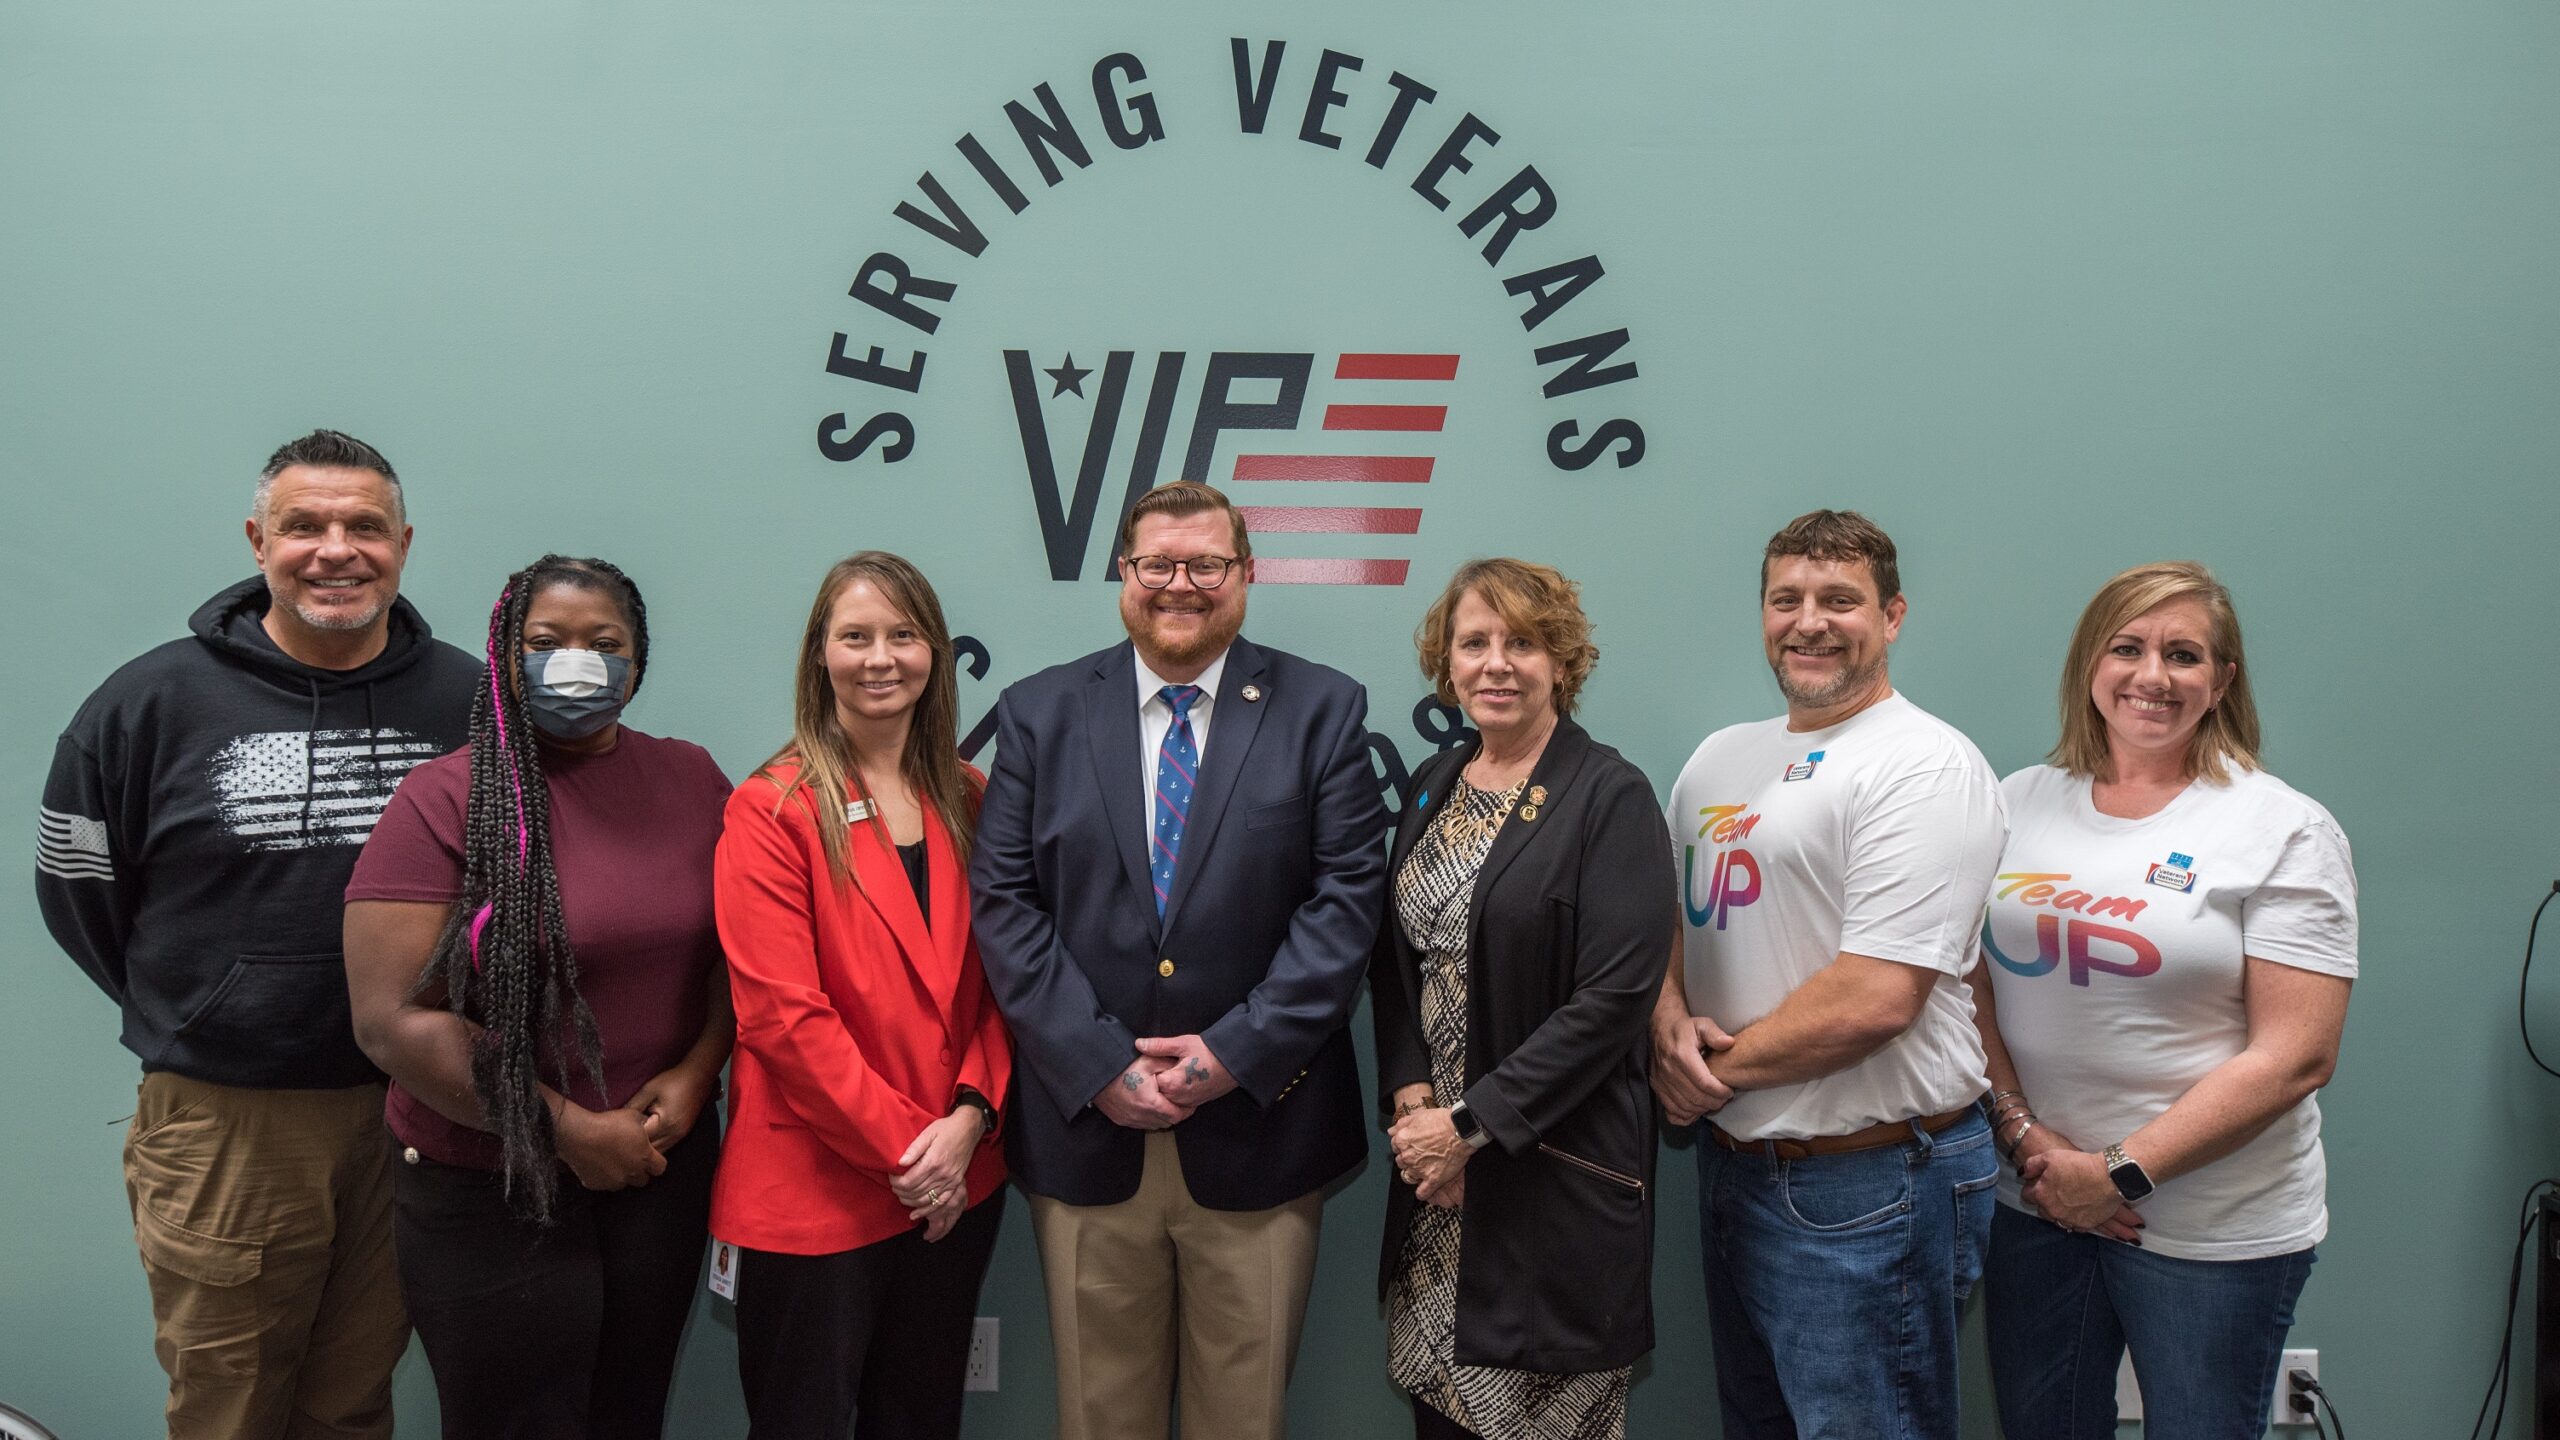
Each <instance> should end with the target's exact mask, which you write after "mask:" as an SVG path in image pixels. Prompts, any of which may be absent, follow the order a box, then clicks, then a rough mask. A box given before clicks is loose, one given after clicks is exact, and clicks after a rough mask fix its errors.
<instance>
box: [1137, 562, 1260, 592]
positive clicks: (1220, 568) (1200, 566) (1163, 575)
mask: <svg viewBox="0 0 2560 1440" xmlns="http://www.w3.org/2000/svg"><path fill="white" fill-rule="evenodd" d="M1120 563H1121V564H1122V565H1125V566H1127V567H1128V568H1129V569H1130V570H1132V571H1134V572H1136V574H1137V576H1138V583H1139V584H1141V585H1144V586H1146V587H1147V588H1148V589H1150V590H1161V589H1163V588H1164V587H1166V586H1167V585H1170V584H1172V583H1173V572H1174V571H1176V570H1187V571H1189V572H1191V583H1192V584H1194V585H1196V586H1198V587H1200V588H1201V589H1203V590H1215V589H1217V588H1218V587H1219V586H1220V585H1223V584H1225V583H1226V580H1227V572H1228V571H1230V570H1233V569H1234V568H1236V564H1237V561H1236V557H1234V556H1233V555H1194V556H1192V557H1191V558H1190V559H1188V560H1176V559H1174V558H1173V557H1172V556H1170V555H1131V556H1128V557H1126V558H1124V559H1122V560H1121V562H1120Z"/></svg>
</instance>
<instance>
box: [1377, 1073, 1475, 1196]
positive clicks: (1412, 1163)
mask: <svg viewBox="0 0 2560 1440" xmlns="http://www.w3.org/2000/svg"><path fill="white" fill-rule="evenodd" d="M1387 1144H1388V1145H1389V1146H1390V1147H1392V1148H1393V1149H1394V1151H1395V1156H1396V1178H1397V1179H1399V1180H1402V1181H1404V1182H1405V1183H1406V1184H1408V1185H1411V1186H1412V1187H1414V1198H1416V1199H1418V1200H1420V1201H1421V1202H1422V1203H1424V1204H1425V1205H1437V1206H1439V1207H1440V1208H1442V1209H1444V1210H1454V1209H1456V1208H1458V1207H1459V1206H1460V1205H1463V1204H1465V1203H1466V1199H1467V1161H1468V1159H1469V1158H1470V1157H1472V1156H1473V1155H1474V1154H1475V1153H1476V1152H1475V1147H1474V1146H1472V1145H1469V1144H1468V1143H1467V1142H1466V1141H1464V1140H1461V1139H1459V1138H1458V1127H1457V1125H1456V1123H1455V1122H1453V1121H1451V1120H1450V1118H1449V1111H1448V1109H1447V1107H1445V1106H1439V1105H1434V1104H1432V1103H1431V1087H1430V1086H1428V1085H1410V1086H1407V1087H1405V1088H1404V1089H1403V1090H1400V1091H1398V1092H1397V1093H1396V1119H1395V1123H1394V1124H1393V1125H1390V1126H1388V1127H1387Z"/></svg>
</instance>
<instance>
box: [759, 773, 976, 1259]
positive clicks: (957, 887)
mask: <svg viewBox="0 0 2560 1440" xmlns="http://www.w3.org/2000/svg"><path fill="white" fill-rule="evenodd" d="M774 768H775V770H777V771H778V772H780V774H781V776H782V777H783V779H784V781H785V782H787V781H788V779H789V777H790V776H791V774H792V773H793V772H792V767H791V766H790V765H789V764H788V763H787V762H785V763H782V764H778V765H776V766H775V767H774ZM781 794H782V791H781V786H780V785H779V784H777V783H776V782H775V780H773V779H772V778H769V777H767V776H766V775H763V774H758V775H754V776H751V777H749V778H748V780H747V782H746V783H745V784H743V785H740V786H739V787H738V788H737V790H736V792H735V793H733V794H731V795H730V797H729V808H728V813H727V816H726V819H725V822H724V828H723V829H722V831H721V835H720V848H719V851H718V852H717V857H716V859H715V860H714V862H713V870H712V875H713V880H712V884H713V896H714V899H715V901H716V903H717V906H718V913H719V923H720V943H721V946H722V948H723V949H725V950H726V951H727V952H728V958H729V991H730V994H731V995H732V996H733V997H734V998H735V1000H736V1002H737V1008H738V1049H737V1056H736V1059H735V1060H734V1061H732V1063H731V1070H730V1088H729V1133H728V1135H727V1137H726V1138H725V1139H724V1141H723V1142H722V1147H721V1152H720V1171H719V1176H718V1179H717V1180H716V1181H715V1182H714V1183H713V1186H712V1191H711V1233H712V1234H714V1235H716V1236H718V1237H719V1238H721V1239H723V1240H727V1241H730V1242H731V1243H733V1244H738V1245H743V1246H746V1247H747V1248H749V1249H754V1250H771V1251H778V1252H780V1253H783V1254H789V1255H829V1254H834V1253H836V1252H838V1251H843V1250H851V1249H855V1248H857V1247H859V1246H863V1245H869V1244H871V1243H873V1242H875V1241H879V1240H886V1239H888V1238H890V1237H892V1236H894V1235H899V1234H902V1233H904V1232H906V1231H908V1230H911V1229H913V1228H915V1222H913V1221H911V1220H909V1219H908V1218H907V1207H906V1206H904V1205H901V1204H899V1203H898V1199H897V1197H896V1196H895V1195H893V1194H892V1193H890V1190H889V1180H890V1177H891V1176H892V1175H894V1174H896V1173H897V1170H898V1157H899V1156H901V1155H903V1154H905V1153H906V1149H907V1146H908V1145H910V1144H912V1143H913V1142H914V1140H915V1138H916V1135H917V1134H918V1133H919V1132H920V1131H922V1130H923V1129H924V1127H925V1126H927V1125H930V1124H932V1123H933V1122H934V1121H936V1120H938V1119H941V1118H942V1117H943V1116H945V1115H947V1114H949V1113H950V1112H951V1106H952V1101H953V1097H954V1096H955V1095H956V1094H957V1093H958V1091H959V1088H960V1087H961V1086H963V1085H967V1086H970V1087H972V1088H973V1089H976V1090H977V1091H978V1092H979V1093H981V1094H983V1095H985V1096H986V1097H987V1099H988V1100H989V1101H991V1102H993V1103H994V1104H995V1105H996V1106H997V1108H998V1110H999V1112H1001V1110H1002V1108H1003V1105H1004V1098H1005V1084H1006V1081H1007V1079H1008V1078H1009V1077H1010V1076H1011V1074H1012V1071H1013V1045H1012V1041H1011V1040H1010V1038H1009V1037H1008V1036H1007V1035H1006V1033H1005V1028H1004V1020H1003V1018H1002V1017H1001V1016H1000V1015H998V1014H997V1013H996V1006H995V999H994V997H993V996H992V995H990V994H989V993H988V990H987V978H986V973H985V972H984V971H983V970H981V969H980V968H979V966H978V945H977V942H976V941H975V940H974V939H972V938H971V936H970V933H969V877H968V873H967V872H966V871H964V870H963V869H961V867H960V865H959V862H958V860H957V858H956V857H955V855H954V854H953V852H952V848H951V838H950V836H949V835H947V834H945V833H944V831H943V828H942V827H941V825H939V824H937V823H936V822H935V821H934V819H933V816H932V812H931V811H929V810H928V811H927V812H926V818H925V847H926V853H927V856H928V860H929V868H928V872H927V874H928V878H927V881H926V887H925V888H926V891H927V894H928V896H929V898H930V900H931V902H932V905H933V917H932V923H931V925H930V926H928V925H927V924H926V920H925V916H924V915H923V914H922V913H921V912H920V911H919V910H918V909H917V906H916V899H915V889H914V887H913V886H911V885H910V884H908V882H907V872H906V869H905V867H904V866H902V865H901V864H900V863H899V861H898V856H897V852H896V851H894V850H893V849H891V848H890V846H889V844H888V842H887V841H886V840H885V839H883V838H882V837H881V835H880V832H879V831H878V830H877V829H876V828H875V827H873V826H871V825H868V824H856V825H854V826H853V827H852V833H851V834H850V835H849V836H848V837H847V839H848V841H849V842H850V843H849V846H848V849H849V851H850V854H849V856H848V858H849V859H850V860H851V862H852V865H853V873H854V878H855V880H856V881H858V882H859V883H858V884H853V885H842V886H839V885H836V884H835V883H833V881H832V880H831V879H830V877H829V875H828V873H827V857H826V851H825V850H824V849H822V848H821V847H820V845H819V841H818V828H817V824H816V822H815V821H814V820H813V819H812V818H811V815H810V809H809V806H810V796H809V794H808V792H806V791H801V792H798V793H796V794H794V795H793V796H792V797H791V799H790V800H789V801H788V802H787V803H781V804H780V807H779V810H780V813H776V807H777V802H780V801H781ZM834 803H838V804H841V803H843V802H842V801H841V800H838V801H836V802H834ZM1004 1179H1005V1170H1004V1155H1003V1147H1002V1146H999V1145H982V1146H980V1147H979V1150H978V1154H977V1157H976V1158H975V1159H974V1160H973V1161H972V1162H971V1163H970V1166H969V1203H970V1204H972V1205H975V1204H977V1203H978V1202H979V1201H981V1200H983V1199H985V1198H986V1197H987V1196H989V1195H991V1194H993V1193H995V1191H996V1189H997V1187H999V1186H1001V1185H1002V1184H1004Z"/></svg>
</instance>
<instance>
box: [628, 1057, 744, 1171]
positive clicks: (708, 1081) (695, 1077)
mask: <svg viewBox="0 0 2560 1440" xmlns="http://www.w3.org/2000/svg"><path fill="white" fill-rule="evenodd" d="M719 1086H720V1079H719V1071H718V1070H716V1069H715V1070H713V1071H711V1072H710V1073H709V1074H704V1073H701V1072H699V1071H697V1070H695V1069H693V1068H691V1067H689V1066H684V1065H678V1066H677V1067H675V1068H674V1069H672V1070H662V1071H660V1072H659V1073H658V1074H656V1075H653V1076H651V1077H650V1078H649V1083H647V1084H645V1085H643V1086H641V1087H640V1089H639V1090H638V1091H637V1092H636V1093H634V1094H633V1095H632V1097H631V1098H630V1099H629V1100H628V1101H625V1102H624V1103H623V1107H622V1108H623V1109H625V1110H637V1111H639V1112H640V1114H641V1116H642V1124H641V1130H642V1133H644V1134H646V1135H647V1136H648V1137H649V1143H650V1144H652V1145H655V1146H657V1147H658V1153H659V1154H661V1155H663V1154H665V1153H666V1152H668V1151H669V1150H672V1149H674V1148H675V1147H676V1142H677V1141H680V1140H682V1139H684V1137H685V1136H687V1135H690V1134H692V1133H693V1122H695V1121H696V1120H699V1119H701V1118H702V1107H703V1106H705V1105H707V1104H709V1103H711V1096H712V1092H713V1091H715V1090H717V1089H718V1088H719Z"/></svg>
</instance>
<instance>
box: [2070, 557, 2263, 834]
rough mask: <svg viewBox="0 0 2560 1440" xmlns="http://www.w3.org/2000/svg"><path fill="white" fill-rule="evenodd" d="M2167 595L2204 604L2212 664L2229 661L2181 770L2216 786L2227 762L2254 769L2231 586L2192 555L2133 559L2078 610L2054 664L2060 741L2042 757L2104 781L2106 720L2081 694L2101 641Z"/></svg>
mask: <svg viewBox="0 0 2560 1440" xmlns="http://www.w3.org/2000/svg"><path fill="white" fill-rule="evenodd" d="M2172 600H2196V601H2201V602H2202V603H2203V605H2204V613H2205V623H2206V627H2207V634H2206V636H2205V645H2206V646H2207V648H2209V649H2210V650H2211V651H2212V652H2213V653H2212V654H2211V655H2210V656H2209V657H2207V658H2208V659H2209V660H2210V661H2211V662H2212V663H2213V664H2214V665H2216V666H2222V665H2229V666H2230V667H2231V682H2230V684H2228V685H2226V686H2225V687H2223V691H2222V699H2221V701H2220V702H2219V703H2218V704H2216V705H2215V706H2214V707H2213V708H2212V709H2210V710H2208V711H2206V712H2205V716H2204V719H2203V721H2202V722H2201V723H2199V724H2198V725H2197V726H2196V733H2195V734H2194V735H2192V736H2190V737H2189V738H2188V741H2187V763H2186V772H2187V775H2188V776H2189V778H2199V777H2200V778H2202V779H2206V780H2211V781H2214V782H2215V783H2217V784H2219V783H2221V782H2223V781H2226V780H2228V779H2230V778H2231V767H2232V766H2234V765H2237V766H2239V767H2240V768H2241V769H2243V770H2256V769H2259V768H2261V767H2260V766H2259V763H2258V745H2259V741H2258V704H2257V701H2255V700H2253V699H2251V698H2250V696H2249V662H2248V661H2247V660H2246V659H2245V658H2244V657H2243V655H2242V653H2241V644H2240V616H2239V613H2238V612H2237V611H2235V610H2233V609H2232V608H2231V592H2230V591H2228V590H2226V589H2224V588H2223V587H2222V582H2221V581H2219V580H2216V579H2214V578H2213V572H2212V571H2210V570H2207V569H2206V568H2204V567H2203V566H2202V565H2199V564H2197V563H2196V562H2194V561H2192V560H2164V561H2161V562H2159V563H2157V564H2153V565H2136V566H2135V567H2133V568H2132V569H2130V570H2127V571H2125V572H2124V573H2123V574H2121V575H2118V576H2117V577H2116V578H2114V579H2113V580H2110V581H2108V582H2107V583H2106V584H2104V585H2101V586H2099V587H2098V593H2097V594H2096V595H2095V596H2092V597H2091V598H2090V601H2089V608H2087V609H2085V610H2083V611H2081V612H2080V624H2079V627H2078V628H2077V629H2075V630H2073V631H2072V632H2071V652H2070V654H2069V655H2067V656H2066V657H2064V659H2063V662H2062V739H2061V740H2060V741H2059V742H2057V743H2056V744H2055V745H2054V747H2053V753H2052V754H2050V755H2047V756H2046V757H2045V758H2046V759H2048V760H2051V761H2052V762H2053V763H2054V764H2056V765H2059V766H2061V767H2062V768H2063V769H2064V770H2067V771H2069V772H2070V773H2072V774H2074V775H2082V776H2090V777H2094V778H2096V779H2100V780H2106V779H2111V778H2113V776H2114V773H2115V764H2114V759H2113V756H2112V754H2111V752H2110V751H2109V750H2108V748H2107V722H2106V719H2105V717H2104V716H2101V715H2100V714H2099V713H2098V706H2097V703H2096V702H2095V701H2093V700H2091V699H2090V698H2089V686H2090V684H2091V683H2092V682H2093V681H2094V680H2095V679H2096V678H2097V673H2098V657H2099V655H2101V654H2102V653H2104V652H2105V650H2106V648H2107V642H2108V641H2109V640H2112V639H2114V638H2115V636H2116V633H2117V632H2118V631H2120V630H2122V629H2124V627H2125V626H2126V625H2128V624H2131V623H2132V622H2133V621H2134V619H2135V618H2136V617H2139V616H2142V615H2147V614H2149V613H2151V612H2152V611H2154V610H2157V609H2159V608H2160V607H2161V606H2163V605H2166V604H2168V603H2169V602H2170V601H2172Z"/></svg>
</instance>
